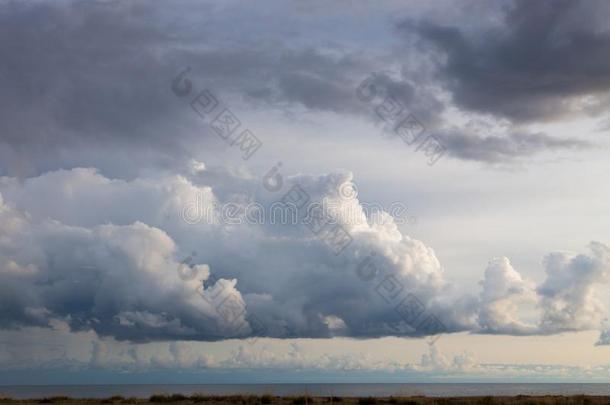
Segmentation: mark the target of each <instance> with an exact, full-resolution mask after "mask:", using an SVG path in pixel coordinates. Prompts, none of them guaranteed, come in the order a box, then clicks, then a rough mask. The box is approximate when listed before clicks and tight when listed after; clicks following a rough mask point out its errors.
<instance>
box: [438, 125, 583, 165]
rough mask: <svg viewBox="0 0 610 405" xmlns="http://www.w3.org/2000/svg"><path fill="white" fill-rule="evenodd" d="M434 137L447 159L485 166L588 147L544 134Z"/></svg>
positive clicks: (456, 133) (454, 133)
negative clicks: (443, 149)
mask: <svg viewBox="0 0 610 405" xmlns="http://www.w3.org/2000/svg"><path fill="white" fill-rule="evenodd" d="M434 136H435V137H436V138H437V139H438V140H439V141H440V142H441V143H442V144H443V145H444V146H445V147H446V148H447V153H448V154H449V155H450V156H454V157H456V158H459V159H463V160H474V161H480V162H487V163H505V162H510V161H514V160H515V159H518V158H523V157H527V156H532V155H535V154H538V153H541V152H554V151H557V150H565V149H575V150H578V149H586V148H589V147H591V146H592V145H591V144H590V143H589V142H586V141H581V140H578V139H575V138H566V139H562V138H554V137H551V136H548V135H546V134H544V133H525V132H509V133H508V134H506V135H502V136H501V135H489V136H482V135H478V134H469V133H465V132H461V131H446V132H445V131H440V132H437V133H435V134H434Z"/></svg>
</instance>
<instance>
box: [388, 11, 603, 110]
mask: <svg viewBox="0 0 610 405" xmlns="http://www.w3.org/2000/svg"><path fill="white" fill-rule="evenodd" d="M505 10H506V11H505V14H504V18H503V20H502V21H501V24H500V25H499V26H495V27H493V28H489V27H488V26H487V27H485V28H483V27H476V26H475V27H472V26H468V27H466V26H462V25H460V24H459V22H456V23H454V24H453V23H452V24H439V23H436V22H434V21H431V20H423V21H416V22H414V21H405V22H403V23H401V24H400V25H399V27H400V30H401V31H402V32H403V33H407V34H408V35H412V34H416V35H418V36H419V37H420V38H421V39H422V40H423V41H424V44H425V45H427V47H428V49H429V47H432V49H434V50H436V51H438V53H439V55H440V56H441V57H440V58H439V59H438V65H437V67H438V69H437V74H438V77H439V79H440V80H441V81H442V82H443V83H444V85H445V86H446V88H448V89H449V90H450V91H451V93H452V94H453V99H454V101H455V102H456V103H457V104H458V105H460V106H461V107H462V108H465V109H469V110H474V111H478V112H483V113H491V114H494V115H497V116H501V117H507V118H509V119H511V120H513V121H519V122H525V121H541V120H548V119H552V118H555V117H559V116H561V115H565V114H569V113H587V114H596V113H599V112H601V111H602V110H603V108H602V107H603V106H605V105H607V93H608V90H609V89H610V73H609V72H610V56H609V55H610V32H608V30H607V26H606V23H605V22H606V21H607V19H608V17H609V16H610V5H609V4H608V3H607V2H603V1H562V0H545V1H535V2H531V1H526V0H517V1H515V2H514V3H512V4H510V5H508V6H505ZM482 17H484V16H482ZM585 95H591V96H595V97H598V98H597V99H594V100H589V101H588V102H587V103H578V100H577V99H576V98H577V97H580V96H585Z"/></svg>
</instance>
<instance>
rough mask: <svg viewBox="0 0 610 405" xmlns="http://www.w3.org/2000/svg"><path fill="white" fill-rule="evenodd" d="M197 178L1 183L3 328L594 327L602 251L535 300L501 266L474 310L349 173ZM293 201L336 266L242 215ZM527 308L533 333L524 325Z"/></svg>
mask: <svg viewBox="0 0 610 405" xmlns="http://www.w3.org/2000/svg"><path fill="white" fill-rule="evenodd" d="M198 167H199V169H198V170H197V171H195V172H193V173H194V174H192V175H191V176H190V178H186V177H183V176H166V177H163V178H154V179H147V178H138V179H134V180H132V181H125V180H117V179H109V178H106V177H104V176H102V175H101V174H99V173H98V172H96V171H95V170H93V169H73V170H62V171H57V172H50V173H47V174H45V175H42V176H38V177H33V178H29V179H26V180H25V181H23V182H19V181H17V179H14V178H7V177H5V178H0V195H2V196H3V202H2V205H1V206H0V208H1V209H0V222H1V224H2V227H0V229H1V231H0V280H1V281H2V283H1V284H0V285H2V287H0V288H1V289H2V294H0V297H1V298H0V307H1V308H2V310H3V314H4V315H3V317H2V319H1V320H0V321H1V326H2V327H3V328H9V329H11V328H18V327H26V326H40V327H51V325H52V324H53V322H57V321H62V322H65V323H66V324H68V325H69V326H70V328H71V329H72V330H74V331H86V330H93V331H95V332H96V333H97V334H98V335H100V336H110V337H113V338H115V339H119V340H130V341H155V340H172V339H182V340H189V339H190V340H222V339H227V338H233V337H242V338H244V337H247V336H269V337H279V338H292V337H317V338H328V337H333V336H351V337H361V338H363V337H379V336H388V335H390V336H391V335H396V336H426V335H433V334H437V333H439V332H457V331H472V332H479V333H495V334H515V335H524V334H551V333H560V332H564V331H575V330H587V329H596V328H597V327H598V325H599V322H600V319H601V316H602V314H603V311H604V307H603V305H602V304H601V302H600V301H599V298H597V295H596V290H597V289H598V288H599V286H601V285H604V284H606V283H607V282H608V269H609V268H610V266H609V261H608V250H609V248H608V247H607V246H605V245H603V244H601V243H592V244H591V251H592V254H591V255H584V254H581V255H568V254H566V253H553V254H550V255H549V256H547V258H546V259H545V264H544V265H545V269H546V272H547V278H546V280H545V281H544V282H543V283H541V284H540V285H538V286H535V285H534V284H533V283H532V282H530V281H527V280H525V279H524V278H523V277H522V276H521V275H520V274H519V273H518V272H517V271H516V270H515V269H514V268H513V267H512V266H511V265H510V262H509V261H508V259H506V258H499V259H495V260H493V261H492V262H490V264H489V266H488V268H487V270H486V271H485V277H484V280H483V281H482V283H481V284H482V292H481V294H480V296H479V297H476V296H473V295H469V294H464V293H462V292H460V291H458V290H457V288H456V286H455V285H454V284H453V283H451V282H450V281H449V280H447V279H446V278H445V275H444V270H443V267H442V266H441V264H440V262H439V260H438V259H437V257H436V255H435V253H434V251H433V249H431V248H430V247H428V246H426V245H425V244H424V243H422V242H421V241H418V240H415V239H412V238H410V237H408V236H406V235H404V234H402V233H401V232H400V231H399V230H398V227H397V226H396V224H395V223H394V222H393V219H392V218H391V217H390V216H389V215H387V214H385V213H373V214H370V215H368V216H367V214H366V213H365V212H364V211H363V208H362V206H361V204H360V202H359V201H358V199H357V198H356V197H355V196H347V197H346V196H345V195H344V194H343V193H341V190H342V189H343V187H344V186H345V185H346V184H350V182H351V181H352V175H351V173H332V174H327V175H321V176H312V175H297V176H286V177H285V181H284V184H283V188H282V190H280V191H274V192H271V191H268V190H266V189H265V188H264V187H261V186H262V184H261V183H259V180H257V179H254V178H252V177H249V176H248V175H245V174H243V173H231V172H226V171H219V172H216V171H215V170H214V169H210V168H205V165H198ZM218 181H220V183H222V184H223V187H220V189H219V190H220V191H219V192H218V193H217V192H216V186H215V185H214V183H215V182H218ZM295 186H298V187H299V189H300V190H306V191H305V192H306V193H307V198H308V200H309V202H310V203H313V202H318V201H320V202H321V201H324V202H325V203H326V204H328V206H330V207H332V210H330V211H329V212H327V215H329V216H328V218H326V220H327V221H329V224H330V225H329V226H331V225H332V229H335V230H336V229H343V230H344V231H345V232H347V234H348V235H349V238H350V239H349V240H350V241H351V242H350V243H349V244H348V245H347V247H345V246H342V250H341V251H340V253H339V254H335V251H334V249H335V248H336V247H337V246H336V245H333V243H336V240H335V239H328V238H327V236H325V235H327V234H326V233H321V234H318V235H316V233H314V232H312V231H311V230H310V229H309V227H308V225H307V224H308V222H305V221H303V217H302V216H300V217H299V218H301V219H300V221H301V222H299V223H293V222H283V221H270V218H267V220H265V221H263V222H262V223H261V222H254V223H252V222H248V221H244V220H243V218H244V217H243V216H241V217H240V216H239V215H237V216H236V215H235V213H239V212H241V213H244V212H245V209H246V207H247V206H248V205H249V204H251V203H252V202H253V201H256V202H257V204H258V206H260V207H263V208H265V207H266V208H265V211H266V212H270V211H271V210H270V207H273V206H275V207H276V208H277V207H278V202H279V201H282V200H283V201H286V199H287V198H294V192H295V188H294V187H295ZM41 195H44V196H45V199H44V204H43V203H41V200H40V198H39V196H41ZM227 206H230V207H231V208H232V210H231V213H232V214H231V215H228V214H227V213H226V212H225V213H223V211H224V210H225V208H226V207H227ZM283 206H284V207H286V205H283ZM310 207H313V206H310ZM192 209H195V210H196V211H191V210H192ZM309 212H310V215H311V213H312V212H313V211H309ZM301 214H303V213H301ZM185 215H190V216H189V217H188V218H190V220H189V221H186V220H185ZM378 216H383V217H384V219H383V220H382V221H379V220H377V219H376V217H378ZM335 226H341V227H342V228H335ZM312 229H315V228H312ZM326 229H327V230H328V229H331V228H326ZM326 232H329V231H326ZM336 235H338V234H335V237H336ZM333 240H335V242H332V241H333ZM347 240H348V239H342V241H343V242H346V241H347ZM23 246H28V249H27V251H26V250H24V249H22V247H23ZM75 287H77V288H75ZM296 291H298V294H296V293H295V292H296ZM219 297H220V298H219ZM225 299H226V301H225ZM223 305H228V307H225V306H223ZM528 305H530V306H533V307H534V308H535V309H536V311H538V312H540V314H541V315H540V316H539V318H538V320H537V321H536V320H534V319H532V320H531V321H529V322H524V321H522V320H521V317H522V315H523V311H524V308H523V307H524V306H525V307H527V306H528ZM434 325H436V326H434Z"/></svg>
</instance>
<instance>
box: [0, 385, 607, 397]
mask: <svg viewBox="0 0 610 405" xmlns="http://www.w3.org/2000/svg"><path fill="white" fill-rule="evenodd" d="M159 393H163V394H184V395H190V394H197V393H200V394H210V395H238V394H259V395H260V394H272V395H281V396H293V395H303V394H309V395H313V396H330V395H335V396H344V397H346V396H347V397H349V396H351V397H366V396H414V395H425V396H484V395H508V396H512V395H546V394H549V395H577V394H588V395H610V384H598V383H592V384H581V383H574V384H552V383H548V384H543V383H541V384H512V383H504V384H496V383H493V384H489V383H481V384H446V383H432V384H415V383H414V384H355V383H354V384H213V385H211V384H210V385H205V384H204V385H159V384H154V385H20V386H0V394H1V395H5V396H10V397H12V398H21V399H23V398H42V397H48V396H56V395H66V396H69V397H74V398H103V397H109V396H112V395H122V396H124V397H139V398H145V397H148V396H150V395H152V394H159Z"/></svg>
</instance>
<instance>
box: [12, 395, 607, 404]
mask: <svg viewBox="0 0 610 405" xmlns="http://www.w3.org/2000/svg"><path fill="white" fill-rule="evenodd" d="M333 403H339V404H342V405H375V404H388V405H390V404H397V405H420V404H421V405H433V404H439V405H441V404H462V405H467V404H481V405H492V404H528V405H538V404H541V405H543V404H544V405H551V404H565V405H581V404H582V405H596V404H609V403H610V396H604V395H514V396H507V395H498V396H495V395H486V396H444V397H436V396H435V397H429V396H379V397H374V396H368V397H341V396H308V395H295V396H275V395H272V394H264V395H191V396H185V395H181V394H174V395H165V394H155V395H152V396H150V397H149V398H135V397H131V398H125V397H122V396H118V395H115V396H111V397H107V398H70V397H66V396H54V397H47V398H39V399H14V398H8V397H1V396H0V404H14V405H35V404H56V405H64V404H65V405H102V404H103V405H135V404H138V405H159V404H175V405H192V404H210V405H213V404H218V405H227V404H241V405H270V404H277V405H309V404H333Z"/></svg>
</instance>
